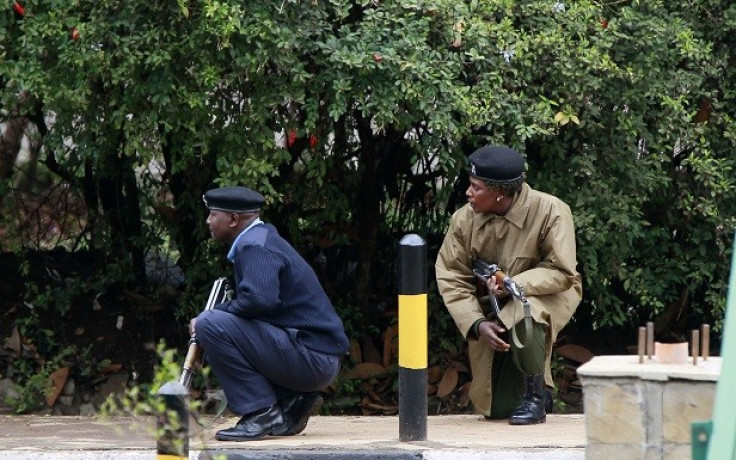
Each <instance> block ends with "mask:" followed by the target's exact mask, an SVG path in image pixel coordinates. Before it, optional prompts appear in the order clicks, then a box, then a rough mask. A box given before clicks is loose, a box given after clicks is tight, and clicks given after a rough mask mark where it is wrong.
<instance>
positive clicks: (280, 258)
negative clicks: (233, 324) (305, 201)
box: [214, 224, 349, 355]
mask: <svg viewBox="0 0 736 460" xmlns="http://www.w3.org/2000/svg"><path fill="white" fill-rule="evenodd" d="M236 244H237V247H236V248H235V259H234V260H233V267H234V274H235V286H236V288H235V294H236V295H235V299H233V300H231V301H228V302H225V303H221V304H217V305H215V306H214V308H215V309H217V310H224V311H227V312H229V313H233V314H235V315H237V316H240V317H242V318H248V319H254V320H260V321H264V322H266V323H269V324H272V325H274V326H277V327H280V328H282V329H292V330H294V331H293V332H295V333H296V334H297V336H298V338H299V339H300V341H301V343H302V344H304V346H305V347H307V348H309V349H311V350H315V351H318V352H322V353H327V354H331V355H343V354H345V353H346V352H347V351H348V349H349V343H348V338H347V336H346V335H345V329H344V326H343V323H342V320H341V319H340V318H339V317H338V316H337V313H335V309H334V308H333V306H332V303H331V302H330V300H329V298H328V297H327V294H326V293H325V291H324V289H322V285H321V284H320V282H319V280H318V279H317V275H316V274H315V273H314V270H313V269H312V267H310V266H309V264H308V263H307V262H306V261H305V260H304V258H302V257H301V256H300V255H299V253H297V252H296V250H295V249H294V248H293V247H292V246H291V245H290V244H289V243H288V242H287V241H286V240H284V239H283V238H282V237H281V236H280V235H279V233H278V231H277V230H276V228H275V227H274V226H273V225H270V224H263V225H256V226H255V227H252V228H251V229H250V230H248V231H247V232H246V233H245V234H243V235H242V236H241V237H240V238H239V240H238V241H237V243H236Z"/></svg>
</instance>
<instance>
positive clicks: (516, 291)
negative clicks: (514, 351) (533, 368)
mask: <svg viewBox="0 0 736 460" xmlns="http://www.w3.org/2000/svg"><path fill="white" fill-rule="evenodd" d="M473 274H474V275H475V276H476V277H477V278H478V279H480V280H481V281H483V283H487V282H488V280H490V279H491V276H494V277H496V282H497V283H499V284H502V285H503V287H504V289H506V292H508V293H509V294H511V295H512V296H513V297H515V298H517V299H519V301H520V302H521V304H522V306H523V308H524V328H525V330H526V331H525V332H526V334H525V340H524V343H521V341H520V340H519V337H518V336H517V335H516V327H515V326H516V318H515V317H514V327H512V328H511V338H512V340H513V341H514V345H516V347H517V348H524V346H525V345H526V344H527V343H529V340H531V338H532V312H531V311H532V307H531V304H530V303H529V300H527V298H526V296H525V295H524V290H523V289H522V288H521V286H519V285H518V284H517V283H516V281H514V280H513V279H512V278H511V277H510V276H508V275H506V274H505V273H504V272H502V271H501V269H500V268H498V265H496V264H490V263H488V262H486V261H485V260H483V259H481V258H477V259H475V260H474V261H473ZM488 297H489V298H490V299H491V307H493V312H492V314H491V316H492V318H491V320H492V321H498V316H499V315H500V314H501V308H500V307H499V306H498V299H496V295H495V294H493V293H492V292H489V293H488Z"/></svg>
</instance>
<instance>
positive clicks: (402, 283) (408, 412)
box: [399, 234, 427, 441]
mask: <svg viewBox="0 0 736 460" xmlns="http://www.w3.org/2000/svg"><path fill="white" fill-rule="evenodd" d="M399 440H400V441H426V440H427V244H426V243H425V241H424V240H423V239H422V238H421V237H420V236H418V235H415V234H410V235H406V236H404V237H403V238H402V239H401V242H400V243H399Z"/></svg>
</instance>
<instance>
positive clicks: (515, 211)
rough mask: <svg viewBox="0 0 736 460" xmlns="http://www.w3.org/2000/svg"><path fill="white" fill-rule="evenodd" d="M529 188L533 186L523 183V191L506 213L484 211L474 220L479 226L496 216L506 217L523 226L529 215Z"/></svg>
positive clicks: (512, 222)
mask: <svg viewBox="0 0 736 460" xmlns="http://www.w3.org/2000/svg"><path fill="white" fill-rule="evenodd" d="M529 190H531V188H530V187H529V185H528V184H526V183H524V184H521V191H520V192H519V193H518V194H517V195H516V196H515V197H514V201H512V202H511V207H509V210H508V211H507V212H506V215H504V216H499V215H496V214H493V213H492V212H484V213H483V214H476V215H475V216H474V219H473V220H474V221H475V222H476V224H477V226H481V225H483V224H485V223H486V222H488V221H489V220H491V219H494V218H495V219H506V220H507V221H509V222H510V223H511V224H513V225H514V226H515V227H518V228H521V227H523V226H524V221H526V218H527V216H528V215H529Z"/></svg>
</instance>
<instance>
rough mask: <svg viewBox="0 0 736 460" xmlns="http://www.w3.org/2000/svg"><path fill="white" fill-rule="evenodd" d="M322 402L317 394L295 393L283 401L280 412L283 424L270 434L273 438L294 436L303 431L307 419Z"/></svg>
mask: <svg viewBox="0 0 736 460" xmlns="http://www.w3.org/2000/svg"><path fill="white" fill-rule="evenodd" d="M323 402H324V400H323V399H322V396H321V395H320V394H319V393H318V392H313V393H295V394H293V395H292V396H289V397H288V398H286V399H284V401H283V402H282V403H281V410H282V411H283V413H284V424H283V425H281V426H280V427H278V428H276V429H275V430H274V431H273V432H272V433H271V434H272V435H274V436H294V435H295V434H299V433H301V432H302V431H304V428H306V427H307V422H308V421H309V417H311V416H312V415H314V414H316V413H317V411H318V410H319V408H320V407H321V406H322V403H323Z"/></svg>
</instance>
